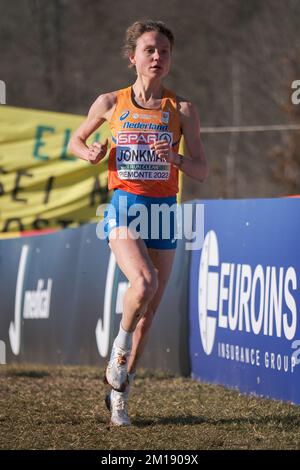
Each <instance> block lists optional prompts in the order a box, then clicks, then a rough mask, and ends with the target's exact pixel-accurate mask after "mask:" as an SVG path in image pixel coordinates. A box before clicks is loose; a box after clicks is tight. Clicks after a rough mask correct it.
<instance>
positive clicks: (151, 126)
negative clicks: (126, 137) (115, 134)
mask: <svg viewBox="0 0 300 470" xmlns="http://www.w3.org/2000/svg"><path fill="white" fill-rule="evenodd" d="M123 129H140V130H144V131H161V132H167V131H168V126H166V125H163V124H155V123H153V122H140V121H138V122H128V121H126V122H124V124H123Z"/></svg>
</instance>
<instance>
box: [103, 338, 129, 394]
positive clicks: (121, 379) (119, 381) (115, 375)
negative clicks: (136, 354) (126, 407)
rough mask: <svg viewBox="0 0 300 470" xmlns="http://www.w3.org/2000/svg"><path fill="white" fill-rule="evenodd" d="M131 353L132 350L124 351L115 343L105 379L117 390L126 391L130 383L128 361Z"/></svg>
mask: <svg viewBox="0 0 300 470" xmlns="http://www.w3.org/2000/svg"><path fill="white" fill-rule="evenodd" d="M129 355H130V351H124V350H123V349H121V348H118V347H117V346H116V345H115V344H113V347H112V350H111V355H110V360H109V363H108V365H107V368H106V371H105V379H106V381H107V383H108V384H109V385H110V386H111V387H112V388H113V389H114V390H116V391H117V392H124V391H125V389H126V387H127V385H128V373H127V362H128V357H129Z"/></svg>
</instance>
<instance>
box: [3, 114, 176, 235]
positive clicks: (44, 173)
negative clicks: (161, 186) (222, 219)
mask: <svg viewBox="0 0 300 470" xmlns="http://www.w3.org/2000/svg"><path fill="white" fill-rule="evenodd" d="M83 119H84V116H75V115H71V114H62V113H54V112H49V111H38V110H33V109H22V108H14V107H9V106H0V233H5V232H16V231H23V230H40V229H47V228H54V227H56V228H63V227H67V226H73V227H74V226H76V225H78V224H83V223H86V222H91V221H97V220H98V219H97V217H96V209H97V207H98V206H99V204H102V203H105V202H107V201H108V190H107V173H108V170H107V158H106V159H105V160H104V161H103V162H102V163H100V164H98V165H90V164H89V163H87V162H85V161H83V160H80V159H78V158H76V157H74V156H72V155H70V154H68V153H67V146H68V142H69V139H70V136H71V133H72V132H73V131H74V130H75V129H77V128H78V126H79V125H80V124H81V122H82V121H83ZM106 137H110V130H109V126H108V124H107V123H105V124H103V125H102V126H101V127H100V128H99V129H98V130H97V132H95V134H93V135H92V136H91V137H90V138H89V140H88V143H90V142H92V141H98V142H103V141H104V140H105V138H106ZM183 148H184V146H183V143H181V147H180V150H181V152H182V153H183ZM108 151H109V149H108ZM181 187H182V179H180V192H179V195H178V200H179V202H180V195H181Z"/></svg>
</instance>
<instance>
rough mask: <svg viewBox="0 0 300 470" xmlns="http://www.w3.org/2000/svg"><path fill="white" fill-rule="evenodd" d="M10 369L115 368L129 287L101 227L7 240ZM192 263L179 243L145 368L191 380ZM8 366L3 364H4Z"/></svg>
mask: <svg viewBox="0 0 300 470" xmlns="http://www.w3.org/2000/svg"><path fill="white" fill-rule="evenodd" d="M0 278H1V283H0V346H1V348H0V353H1V356H0V359H2V363H3V362H4V361H5V357H6V361H5V362H6V363H12V362H29V363H32V362H35V363H46V364H90V365H99V366H101V367H102V366H104V365H105V364H106V363H107V360H108V357H109V353H110V349H111V346H112V342H113V340H114V338H115V336H116V334H117V331H118V329H119V322H120V318H121V315H120V314H121V313H122V301H123V296H124V293H125V290H126V287H127V279H126V278H125V277H124V275H123V274H122V273H121V272H120V270H119V269H118V268H117V266H116V262H115V259H114V256H113V255H112V254H111V252H110V249H109V247H108V245H107V243H106V241H103V240H99V239H98V238H97V236H96V224H87V225H83V226H82V227H78V228H74V229H65V230H61V231H57V232H55V233H52V234H47V235H41V236H33V237H24V238H13V239H11V240H9V239H5V240H0ZM187 292H188V258H187V253H186V251H185V250H184V243H183V241H179V243H178V248H177V252H176V256H175V261H174V269H173V272H172V276H171V278H170V280H169V284H168V287H167V289H166V292H165V294H164V297H163V299H162V302H161V305H160V307H159V309H158V311H157V313H156V317H155V320H154V324H153V328H152V331H151V335H150V339H149V343H148V346H147V349H146V352H145V356H144V358H143V361H142V363H141V365H142V366H144V367H147V368H150V369H153V370H154V369H156V370H162V371H167V372H170V373H178V374H184V375H188V374H189V373H190V370H189V358H188V343H187V338H188V335H187V324H188V318H187V316H186V315H185V312H187V308H188V294H187ZM0 362H1V361H0Z"/></svg>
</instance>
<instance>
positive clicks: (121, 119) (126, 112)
mask: <svg viewBox="0 0 300 470" xmlns="http://www.w3.org/2000/svg"><path fill="white" fill-rule="evenodd" d="M128 116H129V111H124V113H123V114H121V116H120V121H124V119H126V118H127V117H128Z"/></svg>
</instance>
